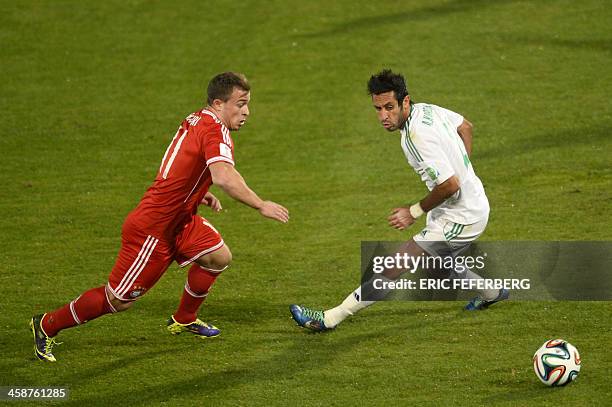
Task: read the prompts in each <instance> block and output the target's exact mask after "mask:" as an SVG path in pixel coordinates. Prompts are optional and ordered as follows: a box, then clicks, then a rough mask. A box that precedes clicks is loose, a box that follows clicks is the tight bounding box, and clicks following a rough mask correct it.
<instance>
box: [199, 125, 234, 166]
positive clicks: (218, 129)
mask: <svg viewBox="0 0 612 407" xmlns="http://www.w3.org/2000/svg"><path fill="white" fill-rule="evenodd" d="M203 137H204V142H203V143H202V150H203V151H202V155H203V156H204V158H205V159H206V165H210V164H212V163H216V162H218V161H224V162H226V163H229V164H231V165H235V163H234V149H233V143H232V141H231V139H230V136H229V131H228V130H227V129H226V128H225V127H223V126H221V125H218V124H217V125H214V126H210V127H207V128H206V129H204V130H203Z"/></svg>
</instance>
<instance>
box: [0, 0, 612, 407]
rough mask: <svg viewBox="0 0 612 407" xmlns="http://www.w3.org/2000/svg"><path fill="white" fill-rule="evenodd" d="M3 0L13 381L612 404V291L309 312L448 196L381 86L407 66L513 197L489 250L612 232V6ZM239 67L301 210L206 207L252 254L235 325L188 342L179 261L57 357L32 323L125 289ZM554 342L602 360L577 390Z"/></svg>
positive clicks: (241, 253) (120, 391)
mask: <svg viewBox="0 0 612 407" xmlns="http://www.w3.org/2000/svg"><path fill="white" fill-rule="evenodd" d="M0 6H1V7H0V8H1V9H2V11H1V12H0V59H1V62H0V78H1V79H0V151H1V157H2V159H1V160H0V174H1V175H0V180H1V192H0V197H1V198H0V214H1V216H0V247H1V250H0V285H1V287H2V288H1V294H0V345H1V346H0V349H1V350H2V357H0V386H9V385H11V386H35V385H36V386H67V387H68V388H69V389H70V392H71V393H70V399H69V400H68V401H67V402H66V403H67V404H68V405H75V406H82V405H111V404H113V403H125V404H129V405H157V404H164V405H214V406H217V405H228V406H230V405H231V406H235V405H289V404H291V405H298V406H301V405H304V406H306V405H326V406H333V405H337V406H342V405H383V404H384V405H398V406H399V405H431V406H450V405H483V406H484V405H502V406H503V405H505V406H531V405H532V406H548V405H550V406H559V405H563V406H565V405H576V406H595V405H604V404H605V403H609V400H610V399H611V397H612V392H611V390H610V385H609V383H610V376H609V375H610V372H611V371H612V357H611V356H610V354H611V353H610V346H611V345H612V331H611V324H610V321H611V319H610V315H612V305H611V303H610V302H508V303H504V304H502V305H500V306H499V307H496V308H494V309H491V310H490V311H488V312H482V313H477V314H469V315H468V314H466V313H463V312H461V307H462V305H463V304H462V303H459V302H415V303H411V302H393V303H385V304H377V306H375V307H372V308H370V309H368V310H366V311H364V312H362V313H361V314H359V315H358V316H357V317H355V318H352V319H350V320H348V321H347V322H345V323H344V324H343V325H341V326H340V327H339V329H337V330H336V331H334V332H330V333H328V334H322V335H316V334H308V333H306V332H304V331H302V330H300V329H298V328H297V327H296V326H295V325H294V323H293V322H292V321H291V320H290V317H289V313H288V305H289V304H290V303H293V302H299V303H305V304H308V305H312V306H317V307H329V306H332V305H335V304H337V303H338V302H339V301H341V300H342V299H343V298H344V297H345V296H346V294H347V293H348V292H349V291H350V290H352V289H353V288H354V287H355V286H356V285H357V284H358V281H359V271H358V270H359V247H360V241H361V240H402V239H407V238H408V237H409V236H411V233H412V230H411V231H410V232H408V233H400V232H396V231H394V230H392V229H391V228H389V227H388V226H387V225H386V217H387V215H388V212H389V211H390V209H391V208H392V207H394V206H397V205H399V204H405V203H407V202H410V201H413V200H415V199H417V198H419V197H421V196H423V194H424V192H425V189H424V186H423V185H422V184H421V183H420V181H419V180H418V179H417V177H416V176H415V174H414V173H413V171H412V170H411V169H410V168H409V167H408V165H407V164H406V163H405V160H404V158H403V155H402V152H401V149H400V145H399V135H398V133H394V134H387V133H386V132H385V131H384V130H383V129H382V128H381V127H380V126H379V124H378V123H377V121H376V117H375V113H374V111H373V109H372V107H371V105H370V100H369V98H368V96H367V94H366V90H365V83H366V81H367V79H368V78H369V75H371V74H372V73H374V72H376V71H378V70H380V69H381V68H383V67H391V68H393V69H395V70H397V71H400V72H403V73H404V74H405V75H406V77H407V81H408V86H409V89H410V91H411V94H412V96H413V98H414V99H415V100H417V101H428V102H432V103H436V104H439V105H441V106H445V107H448V108H450V109H453V110H455V111H458V112H460V113H462V114H464V115H465V116H466V117H467V118H468V119H469V120H470V121H472V122H473V123H474V125H475V135H474V137H475V138H474V153H473V160H472V161H473V163H474V166H475V168H476V171H477V173H478V174H479V176H480V177H481V179H482V180H483V182H484V183H485V187H486V189H487V193H488V196H489V198H490V201H491V205H492V213H491V219H490V223H489V227H488V229H487V232H486V234H485V235H484V236H483V239H484V240H609V239H610V237H611V234H610V230H611V225H612V222H611V217H610V214H611V209H612V205H611V204H612V193H611V186H612V182H611V181H612V174H611V168H612V158H611V157H612V154H611V153H610V152H611V151H612V141H611V140H612V137H611V134H612V110H611V106H612V104H611V103H610V95H611V94H612V77H611V75H610V66H611V65H612V58H611V57H612V34H611V32H610V23H611V22H612V12H611V11H610V7H609V6H608V5H606V4H605V2H602V1H596V0H590V1H582V2H575V1H569V0H568V1H562V0H559V1H553V0H546V1H537V2H536V1H533V2H530V1H482V0H480V1H479V0H473V1H468V0H434V1H431V2H419V1H407V2H401V1H391V0H385V1H379V2H370V1H338V2H332V1H326V2H322V1H321V2H320V1H313V2H309V1H302V2H285V1H277V0H275V1H269V2H259V1H243V2H229V1H227V2H223V1H211V2H198V1H184V2H162V1H136V0H129V1H104V2H93V1H89V2H85V1H42V0H37V1H8V0H4V1H2V2H1V4H0ZM224 70H236V71H240V72H244V73H245V74H246V75H247V76H248V77H249V79H250V81H251V84H252V88H253V89H252V103H251V112H252V117H251V118H250V119H249V122H248V123H247V125H246V126H245V128H244V129H243V130H241V131H240V132H239V133H236V134H235V135H234V139H235V142H236V158H237V168H238V169H239V170H240V171H241V173H242V174H243V175H244V177H245V178H246V180H247V181H248V182H249V184H250V185H251V186H252V187H253V188H254V189H255V190H256V191H258V192H259V193H260V194H261V195H262V196H263V197H265V198H267V199H272V200H275V201H277V202H280V203H282V204H284V205H286V206H287V207H288V208H289V209H290V212H291V216H292V218H291V221H290V223H288V224H286V225H281V224H278V223H274V222H271V221H267V220H265V219H263V218H261V217H260V216H259V215H258V214H257V213H256V212H254V211H253V210H250V209H248V208H246V207H244V206H241V205H240V204H238V203H236V202H233V201H231V200H230V199H229V198H227V197H226V196H224V195H223V194H220V197H221V198H224V199H222V202H223V204H224V207H225V210H224V211H223V212H222V213H221V214H211V213H210V212H206V211H204V210H203V214H204V216H207V217H208V218H209V219H210V220H211V221H212V222H213V223H214V224H215V225H216V226H217V227H218V228H219V230H220V231H221V232H222V233H223V235H224V238H225V240H226V242H227V243H228V245H229V246H230V248H231V249H232V251H233V253H234V263H233V265H232V267H231V268H230V269H229V270H228V271H226V272H225V273H224V274H223V276H222V277H221V278H220V279H219V281H218V283H217V284H216V286H215V287H214V288H213V291H212V292H211V295H210V297H209V299H208V300H207V301H206V303H205V305H204V307H203V310H202V313H201V315H202V317H203V319H205V320H208V321H210V322H212V323H214V324H216V325H217V326H219V327H220V328H221V329H222V330H223V333H222V335H221V336H220V337H219V338H217V339H215V340H210V341H198V340H197V339H195V338H193V337H188V336H186V335H182V336H180V337H173V336H171V335H169V334H168V333H167V332H166V331H165V320H166V318H168V316H169V315H170V314H171V313H172V312H173V311H174V309H175V307H176V305H177V303H178V299H179V295H180V292H181V289H182V286H183V283H184V277H185V272H184V270H180V269H178V267H176V266H173V267H171V269H170V270H169V271H168V272H167V273H166V275H165V276H164V277H163V278H162V280H161V281H160V282H159V284H158V285H157V286H156V287H155V288H154V289H153V290H152V291H151V292H150V293H149V294H148V295H146V296H145V297H144V298H142V299H141V300H140V301H139V302H138V304H136V306H135V307H134V308H133V309H132V310H130V311H128V312H126V313H123V314H121V315H116V316H112V317H109V316H107V317H103V318H101V319H99V320H97V321H95V322H92V323H91V324H88V325H85V326H82V327H80V328H78V329H72V330H67V331H64V332H62V333H61V335H60V337H59V339H60V341H63V342H64V344H63V345H61V346H59V347H58V348H57V352H56V356H57V358H58V363H56V364H43V363H39V362H38V361H37V360H35V359H34V355H33V352H32V343H31V334H30V331H29V329H28V321H29V318H30V316H31V315H32V314H33V313H37V312H41V311H47V310H51V309H54V308H56V307H58V306H60V305H62V304H64V303H66V302H67V301H69V300H71V299H73V298H74V297H76V296H77V295H78V294H80V293H81V292H82V291H84V290H85V289H88V288H90V287H94V286H97V285H101V284H103V283H104V282H105V281H106V278H107V275H108V272H109V271H110V268H111V267H112V265H113V263H114V259H115V255H116V252H117V250H118V248H119V243H120V239H119V234H120V227H121V223H122V221H123V218H124V217H125V215H126V214H127V213H128V212H129V211H130V210H131V209H132V208H133V207H134V206H135V205H136V204H137V202H138V200H139V199H140V197H141V195H142V193H143V192H144V190H145V189H146V187H148V185H149V184H150V183H151V181H152V180H153V178H154V175H155V173H156V171H157V169H158V166H159V162H160V160H161V158H162V155H163V153H164V151H165V149H166V146H167V144H168V142H169V140H170V139H171V137H172V136H173V135H174V132H175V131H176V128H177V126H178V124H179V122H180V121H181V120H182V119H183V118H184V117H185V116H186V115H187V114H189V113H190V112H192V111H194V110H196V109H198V108H200V107H201V106H202V100H203V97H204V91H205V85H206V83H207V81H208V79H209V78H210V77H211V76H212V75H214V74H216V73H218V72H221V71H224ZM421 222H422V221H421ZM420 226H421V223H419V224H418V225H416V227H415V228H414V229H413V230H417V229H418V228H419V227H420ZM576 273H580V270H576ZM555 337H562V338H565V339H567V340H568V341H570V342H571V343H573V344H575V345H576V346H577V347H578V349H579V350H580V352H581V354H582V359H583V368H582V372H581V373H580V376H579V378H578V380H577V382H576V383H573V384H571V385H570V386H567V387H565V388H561V389H550V388H546V387H544V386H542V385H541V384H540V383H539V382H538V380H537V379H536V377H535V376H534V374H533V371H532V367H531V356H532V355H533V353H534V352H535V350H536V349H537V348H538V347H539V346H540V345H541V344H542V343H543V342H544V341H545V340H546V339H550V338H555Z"/></svg>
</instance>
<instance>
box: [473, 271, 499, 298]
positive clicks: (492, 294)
mask: <svg viewBox="0 0 612 407" xmlns="http://www.w3.org/2000/svg"><path fill="white" fill-rule="evenodd" d="M464 278H466V279H468V280H484V279H483V278H482V277H480V276H479V275H478V274H476V273H474V272H473V271H472V270H470V269H468V270H466V271H465V277H464ZM475 291H476V292H477V293H478V295H480V298H482V299H483V300H486V301H491V300H494V299H495V298H497V296H498V295H499V290H475Z"/></svg>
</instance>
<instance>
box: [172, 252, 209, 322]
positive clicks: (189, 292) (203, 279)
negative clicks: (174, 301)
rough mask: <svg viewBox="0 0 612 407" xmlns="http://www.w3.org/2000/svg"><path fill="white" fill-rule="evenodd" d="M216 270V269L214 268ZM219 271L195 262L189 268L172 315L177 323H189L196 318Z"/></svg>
mask: <svg viewBox="0 0 612 407" xmlns="http://www.w3.org/2000/svg"><path fill="white" fill-rule="evenodd" d="M215 271H218V270H215ZM219 274H220V272H217V273H213V272H211V271H209V270H207V269H205V268H203V267H200V266H199V265H197V264H194V265H193V266H191V268H190V269H189V272H188V274H187V282H186V283H185V288H184V289H183V295H182V297H181V302H180V304H179V307H178V309H177V311H176V312H175V313H174V315H173V317H174V320H175V321H176V322H178V323H179V324H190V323H192V322H194V321H195V320H196V319H197V314H198V309H199V308H200V305H202V302H204V300H205V299H206V297H207V296H208V291H210V287H211V286H212V285H213V284H214V282H215V280H216V279H217V277H218V276H219Z"/></svg>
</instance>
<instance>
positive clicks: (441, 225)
mask: <svg viewBox="0 0 612 407" xmlns="http://www.w3.org/2000/svg"><path fill="white" fill-rule="evenodd" d="M488 221H489V217H488V216H487V217H485V218H483V219H482V220H480V221H478V222H476V223H472V224H469V225H462V224H460V223H455V222H452V221H449V220H447V219H444V218H434V217H432V215H431V212H429V213H428V214H427V223H426V225H425V228H424V229H423V230H422V231H421V232H419V233H418V234H416V235H414V237H413V239H414V241H415V243H416V244H417V245H419V247H421V248H422V249H423V250H425V252H427V253H428V254H429V255H431V256H442V257H444V256H453V257H455V256H459V255H461V253H463V252H464V251H465V250H467V249H468V247H470V244H471V243H472V242H473V241H474V240H476V239H478V237H480V235H482V233H483V232H484V231H485V229H486V227H487V222H488Z"/></svg>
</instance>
